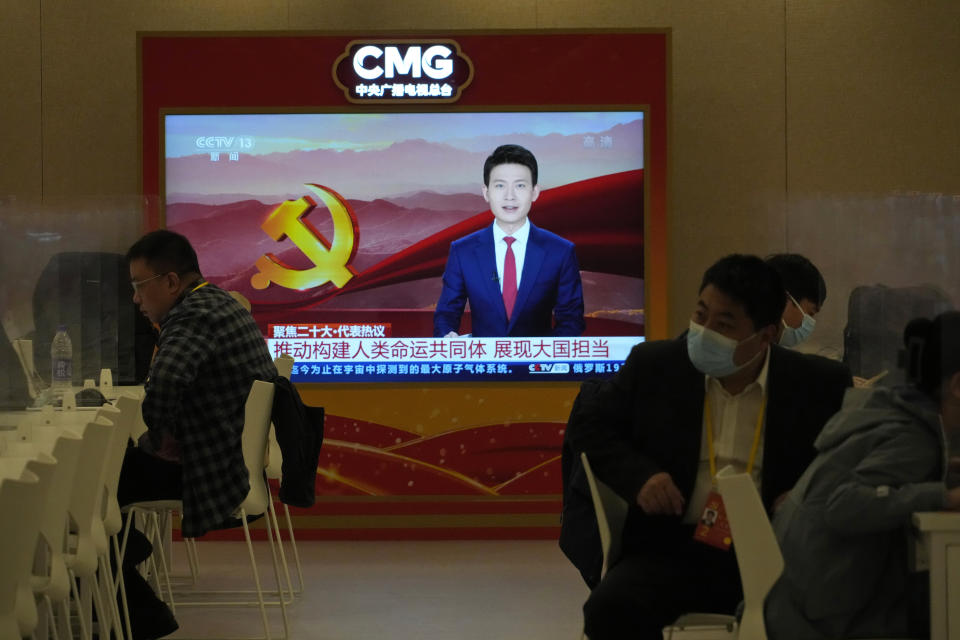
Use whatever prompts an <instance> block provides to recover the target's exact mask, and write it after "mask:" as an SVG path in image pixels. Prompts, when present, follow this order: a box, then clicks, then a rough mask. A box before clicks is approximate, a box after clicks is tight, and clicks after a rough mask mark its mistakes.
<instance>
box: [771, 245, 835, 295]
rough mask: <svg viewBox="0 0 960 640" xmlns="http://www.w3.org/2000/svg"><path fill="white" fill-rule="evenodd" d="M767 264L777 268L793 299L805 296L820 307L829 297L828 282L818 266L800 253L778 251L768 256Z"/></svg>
mask: <svg viewBox="0 0 960 640" xmlns="http://www.w3.org/2000/svg"><path fill="white" fill-rule="evenodd" d="M767 264H769V265H770V266H771V267H773V268H774V269H776V270H777V273H779V274H780V278H781V279H782V280H783V286H784V288H785V289H786V290H787V293H789V294H790V295H791V296H793V299H794V300H796V301H797V302H800V301H801V300H803V299H804V298H806V299H807V300H809V301H810V302H813V303H814V304H816V305H817V306H818V307H819V306H822V305H823V301H824V300H826V299H827V283H826V281H825V280H824V279H823V275H821V273H820V270H819V269H817V266H816V265H815V264H813V263H812V262H810V260H809V259H807V258H806V257H805V256H802V255H800V254H799V253H776V254H773V255H771V256H767Z"/></svg>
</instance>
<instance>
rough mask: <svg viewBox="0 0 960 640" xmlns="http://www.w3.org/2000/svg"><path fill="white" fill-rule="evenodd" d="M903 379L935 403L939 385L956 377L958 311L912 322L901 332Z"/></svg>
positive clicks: (959, 339) (959, 359)
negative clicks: (904, 357)
mask: <svg viewBox="0 0 960 640" xmlns="http://www.w3.org/2000/svg"><path fill="white" fill-rule="evenodd" d="M903 343H904V346H905V347H906V351H907V353H906V355H907V357H906V369H907V379H908V380H909V381H910V382H912V383H913V384H915V385H916V386H917V387H918V388H919V389H920V390H922V391H924V392H925V393H927V394H928V395H930V396H932V397H933V398H936V399H939V395H940V386H941V385H942V384H943V381H944V380H946V379H948V378H950V377H952V376H953V375H954V374H956V373H960V311H945V312H943V313H941V314H940V315H938V316H937V317H936V318H934V319H933V320H928V319H926V318H915V319H914V320H911V321H910V322H909V323H908V324H907V326H906V328H905V329H904V330H903Z"/></svg>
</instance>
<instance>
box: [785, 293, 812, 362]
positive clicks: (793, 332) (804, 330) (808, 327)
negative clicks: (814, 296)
mask: <svg viewBox="0 0 960 640" xmlns="http://www.w3.org/2000/svg"><path fill="white" fill-rule="evenodd" d="M787 297H788V298H790V302H792V303H793V304H794V305H796V307H797V309H799V310H800V313H802V314H803V320H801V321H800V326H799V327H791V326H789V325H788V324H787V323H786V321H784V320H780V322H781V323H782V324H783V333H782V334H781V335H780V346H781V347H787V348H790V347H795V346H797V345H798V344H800V343H801V342H803V341H804V340H806V339H807V338H809V337H810V334H811V333H813V330H814V329H815V328H816V326H817V320H816V319H815V318H814V317H813V316H811V315H808V314H807V313H806V312H804V310H803V307H801V306H800V303H799V302H797V301H796V299H794V297H793V296H791V295H790V294H789V293H788V294H787Z"/></svg>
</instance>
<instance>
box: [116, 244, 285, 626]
mask: <svg viewBox="0 0 960 640" xmlns="http://www.w3.org/2000/svg"><path fill="white" fill-rule="evenodd" d="M127 260H128V262H129V266H130V280H131V283H132V285H133V291H134V293H133V301H134V302H135V303H136V304H137V305H138V306H139V307H140V311H141V312H142V313H143V314H144V315H146V316H147V318H149V319H150V321H151V322H153V323H155V324H156V325H158V326H159V327H160V337H159V340H158V343H157V351H156V354H155V355H154V359H153V362H152V364H151V365H150V374H149V377H148V378H147V382H146V388H145V390H146V395H145V397H144V400H143V420H144V422H145V424H146V425H147V429H148V431H147V433H145V434H144V435H143V436H142V437H141V438H140V441H139V443H138V444H139V446H138V447H133V446H131V447H129V448H128V449H127V454H126V456H125V458H124V463H123V470H122V472H121V475H120V486H119V489H118V499H119V502H120V504H121V505H124V504H128V503H130V502H136V501H140V500H160V499H171V498H182V499H183V514H182V516H183V520H182V532H183V535H184V536H185V537H199V536H202V535H203V534H204V533H206V532H207V531H210V530H212V529H216V528H219V527H223V526H225V525H229V524H231V523H232V522H235V521H234V519H233V513H234V511H235V510H236V508H237V507H238V506H239V505H240V503H241V502H242V501H243V499H244V498H245V497H246V495H247V491H248V490H249V488H250V483H249V478H248V477H247V470H246V467H245V466H244V463H243V453H242V449H241V436H242V432H243V422H244V405H245V402H246V398H247V394H248V393H249V392H250V387H251V385H252V384H253V381H254V380H272V379H273V378H275V377H276V375H277V370H276V367H274V365H273V360H272V359H271V357H270V353H269V351H268V350H267V346H266V343H265V342H264V340H263V336H262V335H261V333H260V330H259V328H258V327H257V325H256V323H255V322H254V320H253V317H252V316H251V315H250V313H249V312H248V311H247V310H246V309H244V308H243V307H242V306H241V305H240V304H239V303H238V302H237V301H236V300H234V299H233V298H232V297H231V296H230V295H229V294H228V293H227V292H226V291H224V290H222V289H220V288H218V287H217V286H215V285H212V284H210V283H208V282H207V281H206V280H204V278H203V276H202V275H201V274H200V267H199V264H198V262H197V255H196V253H195V252H194V250H193V248H192V247H191V246H190V242H189V241H188V240H187V239H186V238H185V237H184V236H182V235H180V234H177V233H174V232H172V231H167V230H159V231H153V232H151V233H148V234H147V235H145V236H144V237H143V238H141V239H140V240H138V241H137V242H136V243H135V244H134V245H133V246H132V247H131V248H130V250H129V251H128V252H127ZM141 559H142V558H141ZM131 560H132V561H137V560H139V559H138V558H136V557H134V558H132V559H131ZM125 564H129V563H126V562H125ZM129 573H130V572H127V571H125V573H124V576H125V577H126V576H127V575H128V574H129ZM147 588H148V589H149V587H147ZM128 590H129V586H128ZM157 602H159V601H157ZM160 604H162V602H161V603H160ZM154 605H155V603H154ZM133 617H134V616H133V612H131V618H133ZM144 617H146V616H144ZM171 620H172V619H171ZM173 624H174V625H175V624H176V623H175V622H174V623H173ZM137 626H138V625H136V624H134V636H135V637H137V640H142V639H144V638H154V637H159V636H160V635H165V633H162V631H163V629H158V630H156V631H149V630H147V629H143V632H142V633H138V629H137ZM156 626H160V627H163V625H162V624H160V625H156ZM174 629H175V627H174ZM172 630H173V629H171V630H169V631H166V633H170V632H171V631H172Z"/></svg>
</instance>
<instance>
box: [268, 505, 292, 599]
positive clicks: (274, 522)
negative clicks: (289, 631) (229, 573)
mask: <svg viewBox="0 0 960 640" xmlns="http://www.w3.org/2000/svg"><path fill="white" fill-rule="evenodd" d="M267 505H268V506H267V525H268V527H267V535H268V536H270V529H272V530H273V533H275V534H276V536H277V544H276V545H273V544H271V545H270V552H271V554H272V555H273V562H274V566H280V567H282V568H283V575H284V577H285V578H286V584H287V593H288V594H289V595H290V599H289V600H286V602H287V603H291V602H293V581H292V580H291V579H290V566H289V565H288V564H287V556H286V554H285V553H284V551H283V541H282V540H281V539H280V521H279V519H278V518H277V510H276V508H275V507H274V506H273V500H270V501H269V502H268V503H267ZM270 537H272V536H270ZM278 553H279V561H280V564H279V565H277V560H278V557H277V554H278ZM278 578H279V576H278ZM277 595H278V596H279V597H280V599H281V600H283V599H284V595H283V586H282V585H281V584H280V582H279V580H278V581H277Z"/></svg>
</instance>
